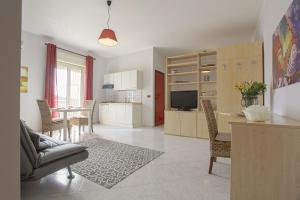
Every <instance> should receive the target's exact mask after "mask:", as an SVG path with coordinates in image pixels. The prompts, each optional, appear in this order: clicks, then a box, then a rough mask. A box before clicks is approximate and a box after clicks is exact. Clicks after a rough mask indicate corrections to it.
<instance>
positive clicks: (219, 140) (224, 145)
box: [201, 100, 231, 174]
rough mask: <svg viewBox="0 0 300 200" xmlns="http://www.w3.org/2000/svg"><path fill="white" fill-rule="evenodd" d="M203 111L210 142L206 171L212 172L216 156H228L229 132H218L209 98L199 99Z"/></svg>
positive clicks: (229, 146) (229, 149)
mask: <svg viewBox="0 0 300 200" xmlns="http://www.w3.org/2000/svg"><path fill="white" fill-rule="evenodd" d="M201 104H202V108H203V110H204V113H205V117H206V121H207V126H208V132H209V144H210V161H209V169H208V173H209V174H211V173H212V167H213V163H214V162H216V160H217V157H224V158H230V151H231V134H230V133H220V132H218V126H217V120H216V117H215V113H214V110H213V107H212V104H211V101H210V100H201Z"/></svg>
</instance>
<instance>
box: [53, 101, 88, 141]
mask: <svg viewBox="0 0 300 200" xmlns="http://www.w3.org/2000/svg"><path fill="white" fill-rule="evenodd" d="M52 111H54V112H62V113H63V119H64V130H63V134H64V141H66V140H67V130H68V112H82V111H86V112H88V127H89V128H88V132H89V133H90V134H91V133H92V109H90V108H84V107H73V108H54V109H52Z"/></svg>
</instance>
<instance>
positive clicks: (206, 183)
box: [22, 125, 230, 200]
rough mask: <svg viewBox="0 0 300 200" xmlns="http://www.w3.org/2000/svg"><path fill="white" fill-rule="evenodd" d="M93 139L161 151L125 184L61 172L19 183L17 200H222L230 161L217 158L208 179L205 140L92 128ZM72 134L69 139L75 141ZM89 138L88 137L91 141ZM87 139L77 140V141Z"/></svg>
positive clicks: (159, 132) (157, 130)
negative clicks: (101, 183) (69, 176)
mask: <svg viewBox="0 0 300 200" xmlns="http://www.w3.org/2000/svg"><path fill="white" fill-rule="evenodd" d="M94 130H95V134H94V136H96V137H101V138H105V139H109V140H115V141H118V142H122V143H127V144H132V145H136V146H141V147H147V148H152V149H157V150H160V151H164V152H165V153H164V154H163V155H162V156H160V157H159V158H157V159H155V160H154V161H152V162H151V163H149V164H148V165H146V166H144V167H143V168H141V169H139V170H138V171H136V172H135V173H133V174H132V175H130V176H129V177H127V178H126V179H125V180H123V181H122V182H120V183H119V184H117V185H116V186H114V187H113V188H112V189H106V188H104V187H102V186H99V185H97V184H95V183H93V182H90V181H88V180H87V179H85V178H83V177H81V176H80V175H77V174H76V177H75V178H74V179H73V180H69V179H67V171H66V170H61V171H58V172H57V173H55V174H52V175H50V176H48V177H45V178H43V179H41V180H40V181H37V182H28V183H22V199H23V200H54V199H57V200H64V199H65V200H71V199H74V200H81V199H82V200H98V199H101V200H102V199H103V200H226V199H229V177H230V160H228V159H218V161H217V162H216V163H215V165H214V168H213V173H214V174H213V175H208V173H207V170H208V159H209V144H208V141H207V140H201V139H193V138H184V137H176V136H169V135H164V134H163V128H162V127H158V128H138V129H129V128H116V127H108V126H100V125H96V126H95V127H94ZM76 135H77V134H76V133H74V136H73V137H74V138H73V139H74V140H78V137H76ZM94 136H93V137H94ZM89 137H90V136H87V135H85V136H84V135H83V134H82V138H81V139H87V138H89Z"/></svg>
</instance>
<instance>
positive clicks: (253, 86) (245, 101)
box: [235, 81, 267, 108]
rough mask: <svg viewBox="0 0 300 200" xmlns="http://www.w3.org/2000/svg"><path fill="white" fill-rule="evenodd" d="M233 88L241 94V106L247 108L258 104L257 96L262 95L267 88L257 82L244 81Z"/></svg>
mask: <svg viewBox="0 0 300 200" xmlns="http://www.w3.org/2000/svg"><path fill="white" fill-rule="evenodd" d="M235 88H236V89H237V90H239V91H240V92H241V94H242V100H241V105H242V106H243V107H246V108H247V107H249V106H251V105H256V104H258V100H257V96H258V95H262V94H263V93H264V92H265V91H266V89H267V86H266V84H264V83H261V82H257V81H249V82H248V81H245V82H243V83H241V84H237V85H235Z"/></svg>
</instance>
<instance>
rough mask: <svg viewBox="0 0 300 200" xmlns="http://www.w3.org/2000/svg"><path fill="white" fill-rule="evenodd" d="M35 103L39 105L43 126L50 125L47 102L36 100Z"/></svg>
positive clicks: (49, 112)
mask: <svg viewBox="0 0 300 200" xmlns="http://www.w3.org/2000/svg"><path fill="white" fill-rule="evenodd" d="M36 101H37V104H38V105H39V109H40V113H41V118H42V124H43V126H47V125H49V124H51V122H52V117H51V110H50V106H49V104H48V102H47V101H46V100H36Z"/></svg>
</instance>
